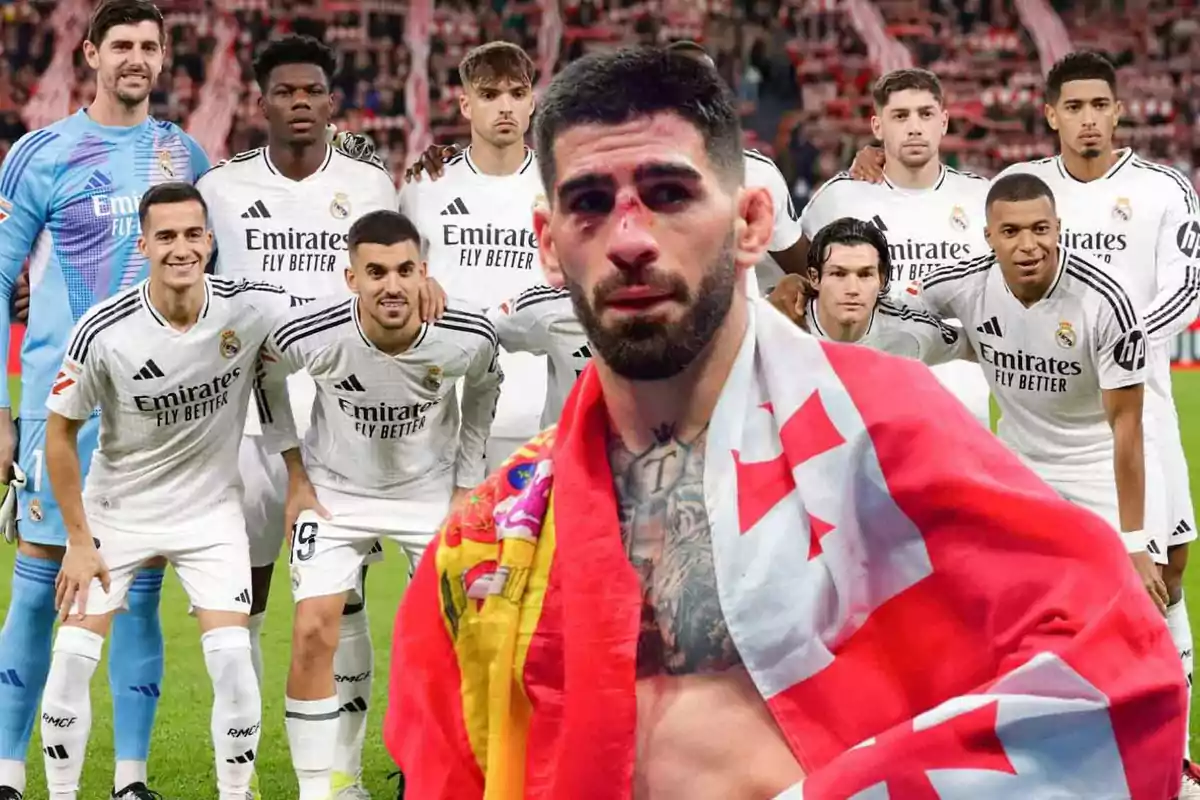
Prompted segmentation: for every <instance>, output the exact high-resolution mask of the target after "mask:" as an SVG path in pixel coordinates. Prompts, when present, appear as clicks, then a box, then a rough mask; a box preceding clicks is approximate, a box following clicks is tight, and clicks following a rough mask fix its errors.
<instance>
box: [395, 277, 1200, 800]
mask: <svg viewBox="0 0 1200 800" xmlns="http://www.w3.org/2000/svg"><path fill="white" fill-rule="evenodd" d="M751 310H752V313H751V322H750V327H749V330H748V332H747V336H746V339H745V341H744V343H743V346H742V348H741V352H740V353H739V356H738V358H737V361H736V363H735V365H734V367H733V370H732V372H731V374H730V376H729V378H728V380H727V382H726V386H725V388H724V390H723V392H722V395H721V397H720V400H719V401H718V404H717V408H716V410H715V412H714V415H713V419H712V423H711V425H710V428H709V434H708V438H707V445H706V453H705V459H706V460H705V497H706V505H707V509H708V514H709V520H710V524H711V528H712V546H713V551H714V564H715V568H716V572H717V591H718V592H719V594H720V600H721V607H722V610H723V611H724V614H725V617H726V620H727V622H728V625H729V630H730V634H731V635H732V637H733V639H734V642H735V643H736V645H737V647H738V651H739V653H740V654H741V656H742V661H743V663H744V665H745V667H746V669H747V670H748V671H749V673H750V676H751V678H752V679H753V681H754V683H755V685H756V686H757V688H758V690H759V692H760V694H761V695H762V697H763V700H764V702H765V703H766V704H767V707H768V708H769V709H770V711H771V713H772V715H773V716H774V718H775V720H776V721H777V723H778V724H779V727H780V729H781V731H782V732H783V734H784V736H785V738H786V739H787V741H788V744H789V745H790V747H791V750H792V752H793V754H794V755H795V757H796V759H797V761H798V762H799V763H800V765H801V766H802V767H803V769H804V771H805V773H806V774H807V776H808V777H807V778H806V779H805V780H804V782H803V784H802V785H801V786H799V787H796V788H795V789H794V790H792V792H790V793H789V794H788V796H789V797H801V798H804V799H805V800H810V799H811V798H819V799H820V800H827V799H828V800H844V799H845V798H857V799H858V800H869V799H870V798H880V797H903V798H905V800H926V798H928V799H929V800H933V798H946V800H957V799H958V798H962V799H963V800H966V799H967V798H970V799H971V800H1000V799H1001V798H1004V799H1005V800H1010V799H1011V798H1013V797H1029V798H1039V797H1064V796H1069V797H1088V798H1114V800H1115V798H1134V800H1164V798H1170V797H1174V796H1175V794H1176V793H1177V792H1178V790H1179V782H1180V777H1179V773H1180V770H1179V765H1180V763H1181V761H1182V758H1183V751H1182V742H1183V732H1184V714H1185V702H1186V687H1185V682H1184V678H1183V673H1182V669H1181V667H1180V665H1179V661H1178V657H1177V655H1176V653H1175V650H1174V648H1173V646H1172V645H1171V642H1170V639H1169V636H1168V634H1167V631H1166V626H1165V625H1164V624H1163V622H1162V619H1161V617H1158V616H1157V614H1156V612H1155V610H1154V607H1153V605H1152V604H1151V602H1150V600H1149V599H1148V598H1147V597H1146V595H1145V591H1144V589H1143V588H1142V587H1141V585H1140V582H1139V581H1138V580H1137V577H1136V575H1135V574H1134V572H1133V570H1131V569H1130V566H1129V562H1128V556H1127V555H1126V554H1125V553H1124V550H1123V548H1122V547H1121V544H1120V542H1119V541H1118V539H1117V537H1115V536H1113V535H1112V533H1111V531H1110V530H1108V528H1107V526H1106V524H1105V523H1104V522H1103V521H1102V520H1100V519H1099V518H1098V517H1095V516H1093V515H1092V514H1090V513H1089V512H1086V511H1083V510H1081V509H1079V508H1076V507H1074V506H1072V505H1069V504H1068V503H1066V502H1064V501H1062V500H1061V499H1059V498H1058V497H1057V496H1056V495H1055V494H1054V493H1053V492H1052V491H1051V490H1050V489H1049V488H1048V487H1047V486H1046V485H1045V484H1043V483H1042V482H1041V481H1040V480H1039V479H1038V478H1036V477H1035V476H1034V475H1033V474H1032V473H1031V472H1029V471H1028V470H1027V469H1026V468H1025V467H1024V466H1023V465H1021V464H1020V463H1019V461H1018V460H1017V459H1016V457H1015V456H1013V455H1011V454H1010V453H1009V452H1008V451H1007V450H1006V449H1005V448H1004V446H1003V445H1001V444H1000V443H999V442H998V441H996V440H995V439H994V438H993V437H992V436H991V434H990V433H988V432H987V431H985V430H984V429H983V428H981V427H980V426H979V425H978V423H977V422H976V421H975V420H974V419H973V418H971V417H970V415H969V414H968V412H967V411H966V410H965V409H963V408H962V407H961V406H960V405H959V404H958V402H957V401H956V400H954V399H953V398H952V397H951V396H950V395H949V394H947V393H946V392H945V391H944V390H943V389H942V388H941V387H940V385H938V383H937V381H936V380H935V379H934V378H933V377H932V376H931V373H930V372H929V371H928V369H927V368H925V367H924V366H923V365H921V364H918V363H916V362H913V361H907V360H903V359H896V358H892V357H890V356H886V355H883V354H880V353H876V352H873V351H870V350H867V349H865V348H859V347H853V346H846V345H838V344H833V343H828V342H820V341H818V340H816V339H814V338H812V337H810V336H808V335H807V334H804V333H803V332H801V331H799V330H798V329H797V328H796V327H795V326H793V325H792V324H791V323H790V322H788V321H787V320H786V319H785V318H783V317H782V316H780V315H779V314H778V312H776V311H775V310H774V309H772V308H771V307H770V306H769V305H768V304H766V302H765V301H755V302H754V304H753V306H752V309H751ZM606 430H607V421H606V416H605V409H604V403H603V397H602V393H601V389H600V384H599V380H598V377H597V375H596V374H595V370H594V369H593V368H591V367H589V368H588V370H587V371H586V372H585V373H584V375H583V376H582V377H581V379H580V381H579V384H578V385H577V387H576V389H575V391H574V393H573V394H572V396H571V398H570V400H569V401H568V403H567V408H566V409H565V411H564V414H563V419H562V422H561V424H560V426H559V428H558V430H557V431H556V432H553V433H549V434H543V436H542V437H539V439H537V440H535V441H534V442H533V443H531V445H530V446H529V447H527V448H525V449H523V450H522V451H520V452H518V453H517V454H516V456H514V458H513V459H511V460H510V461H509V462H508V463H507V464H506V465H505V466H504V467H502V468H501V470H500V471H499V472H498V473H496V474H495V475H493V476H492V477H491V478H489V480H488V481H487V482H486V483H485V484H484V485H483V486H481V487H480V488H479V489H478V490H476V492H475V494H474V496H473V497H472V499H471V501H470V503H468V505H467V506H466V507H465V508H464V509H463V510H462V511H460V512H459V513H458V514H456V515H455V516H454V517H452V518H451V520H450V521H449V522H448V524H447V526H446V528H445V529H444V530H443V532H442V534H441V536H440V539H439V543H438V547H437V549H436V551H435V552H434V553H431V554H430V555H429V556H427V557H426V558H425V559H423V561H422V564H421V566H420V568H419V570H418V572H417V576H416V578H415V580H414V582H413V584H412V586H411V587H410V589H409V593H408V595H407V596H406V598H405V601H404V603H403V605H402V607H401V611H400V614H399V616H398V618H397V627H396V632H395V638H394V643H393V646H394V649H395V650H394V657H393V675H392V680H391V703H390V704H389V709H388V715H387V719H386V721H385V739H386V742H387V744H388V747H389V749H390V751H391V752H392V754H393V756H394V757H395V758H396V760H397V762H398V763H399V764H400V766H401V768H402V769H403V770H404V772H405V775H406V777H407V780H408V786H409V787H410V791H411V793H412V796H414V797H417V798H422V799H424V798H439V799H440V800H458V798H464V800H465V798H487V800H516V798H523V797H528V798H547V799H548V800H549V799H554V800H558V799H559V798H571V799H572V800H575V799H576V798H595V800H608V799H609V798H612V799H613V800H626V799H627V798H630V797H631V794H632V775H633V768H634V763H633V762H634V731H635V727H636V697H635V667H636V665H635V657H636V649H637V647H636V645H637V637H638V629H639V611H640V602H641V592H640V588H639V585H638V578H637V576H636V574H635V573H634V571H633V569H632V567H630V565H629V563H628V561H627V559H626V555H625V551H624V548H623V546H622V543H621V538H620V534H619V530H618V524H617V516H616V502H615V497H614V494H613V484H612V476H611V473H610V471H609V467H608V462H607V455H606V445H605V441H606Z"/></svg>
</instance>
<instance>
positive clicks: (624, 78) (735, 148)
mask: <svg viewBox="0 0 1200 800" xmlns="http://www.w3.org/2000/svg"><path fill="white" fill-rule="evenodd" d="M656 114H676V115H678V116H679V117H682V118H683V119H684V120H686V121H687V122H689V123H691V124H692V125H693V126H694V127H695V128H696V130H697V131H699V132H700V135H701V136H702V137H703V139H704V146H705V149H706V151H707V152H708V158H709V160H710V161H712V163H713V166H714V167H715V168H716V170H717V173H718V174H719V175H720V176H721V178H722V180H723V182H725V183H726V184H727V185H734V186H737V185H741V183H742V181H743V179H744V177H745V159H744V156H743V151H742V125H741V121H740V120H739V119H738V113H737V109H736V105H735V103H734V100H733V97H732V95H731V94H730V92H729V88H728V87H727V86H726V85H725V83H724V82H723V81H722V80H721V78H720V76H719V75H717V72H716V70H714V69H712V68H711V67H710V66H708V65H707V64H703V63H701V62H700V61H698V60H697V59H694V58H680V56H679V55H678V54H677V53H671V52H668V51H667V50H666V49H665V48H662V47H631V48H623V49H620V50H615V51H613V52H609V53H594V54H591V55H587V56H584V57H583V58H581V59H579V60H577V61H574V62H572V63H571V64H569V65H568V66H567V68H566V69H564V70H563V71H562V72H560V73H558V75H556V76H555V77H554V79H553V80H552V81H551V82H550V86H549V87H548V88H547V89H546V93H545V94H544V95H543V96H542V99H541V102H540V103H539V104H538V113H537V116H536V117H535V119H534V140H535V143H536V149H537V153H538V168H539V169H540V170H541V173H542V185H543V186H545V187H546V192H547V195H548V197H549V199H550V202H551V203H553V202H554V192H553V186H554V180H555V164H554V143H555V141H556V140H557V139H558V137H559V136H561V135H562V134H563V133H565V132H566V131H568V130H570V129H571V128H574V127H577V126H579V125H588V124H598V125H620V124H622V123H625V122H629V121H631V120H634V119H639V118H642V117H649V116H653V115H656Z"/></svg>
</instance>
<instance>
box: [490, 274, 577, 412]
mask: <svg viewBox="0 0 1200 800" xmlns="http://www.w3.org/2000/svg"><path fill="white" fill-rule="evenodd" d="M490 316H491V318H492V322H493V323H494V324H495V326H496V334H497V335H498V336H499V337H500V346H501V347H503V348H504V349H505V350H507V351H509V352H513V353H517V352H523V353H533V354H534V355H538V356H546V386H547V389H546V406H545V408H544V409H543V410H542V427H543V428H546V427H549V426H550V425H553V424H555V423H556V422H558V417H559V415H560V414H562V409H563V404H564V403H566V401H567V395H568V394H570V393H571V388H572V387H573V386H574V385H575V379H576V378H578V377H579V373H581V372H583V368H584V367H586V366H587V363H588V361H590V360H591V358H592V350H591V346H590V345H589V344H588V340H587V334H586V333H584V331H583V325H582V324H581V323H580V322H579V319H578V318H577V317H576V316H575V307H574V306H573V305H572V304H571V295H570V293H569V292H568V291H567V290H566V289H555V288H553V287H550V286H535V287H533V288H532V289H526V290H525V291H523V292H521V294H519V295H517V297H516V298H515V299H513V300H508V301H505V302H503V303H501V304H500V305H499V306H496V307H495V308H493V309H492V310H491V312H490Z"/></svg>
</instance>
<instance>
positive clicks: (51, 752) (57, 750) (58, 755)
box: [42, 744, 67, 761]
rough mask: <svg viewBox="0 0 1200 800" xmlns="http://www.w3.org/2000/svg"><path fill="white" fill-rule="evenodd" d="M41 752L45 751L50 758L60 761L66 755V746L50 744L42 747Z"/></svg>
mask: <svg viewBox="0 0 1200 800" xmlns="http://www.w3.org/2000/svg"><path fill="white" fill-rule="evenodd" d="M42 752H43V753H45V754H46V755H47V756H49V757H50V758H53V759H54V760H55V761H61V760H62V759H64V758H66V757H67V748H65V747H63V746H62V745H61V744H55V745H51V746H50V747H43V748H42Z"/></svg>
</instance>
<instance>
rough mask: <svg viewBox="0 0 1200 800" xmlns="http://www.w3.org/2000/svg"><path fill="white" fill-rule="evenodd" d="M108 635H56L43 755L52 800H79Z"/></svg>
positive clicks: (45, 696) (67, 630) (65, 631)
mask: <svg viewBox="0 0 1200 800" xmlns="http://www.w3.org/2000/svg"><path fill="white" fill-rule="evenodd" d="M103 650H104V637H103V636H100V635H98V634H95V633H92V632H91V631H87V630H84V629H83V628H74V627H63V628H59V629H58V634H57V635H56V636H55V637H54V657H53V658H52V659H51V661H50V674H49V675H48V676H47V677H46V689H45V691H44V692H43V693H42V753H43V754H44V756H45V762H46V786H47V787H48V788H49V790H50V798H51V800H75V793H76V792H78V791H79V776H80V775H82V774H83V757H84V756H85V755H86V754H87V742H88V734H90V733H91V731H92V696H91V685H92V674H93V673H95V671H96V664H97V663H99V661H100V653H101V652H102V651H103Z"/></svg>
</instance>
